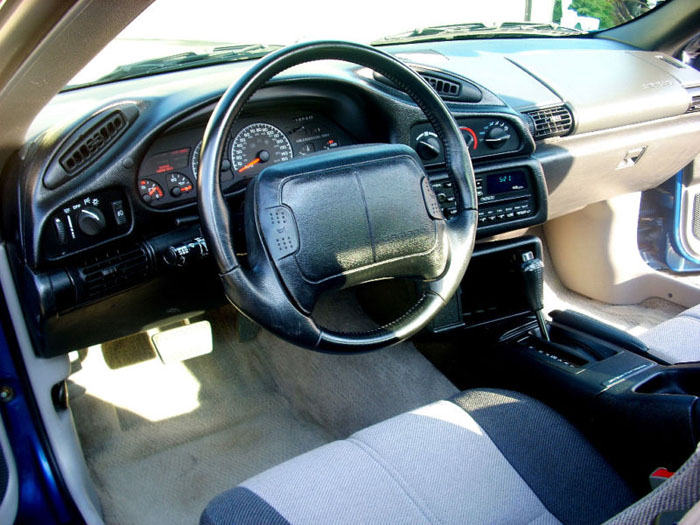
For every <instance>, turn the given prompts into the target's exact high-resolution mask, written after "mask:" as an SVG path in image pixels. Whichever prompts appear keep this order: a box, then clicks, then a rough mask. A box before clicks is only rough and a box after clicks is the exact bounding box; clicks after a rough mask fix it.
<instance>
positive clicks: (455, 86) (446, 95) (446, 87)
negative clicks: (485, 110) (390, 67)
mask: <svg viewBox="0 0 700 525" xmlns="http://www.w3.org/2000/svg"><path fill="white" fill-rule="evenodd" d="M409 65H410V67H411V69H413V70H414V71H415V72H416V73H418V74H419V75H420V76H422V77H423V78H424V79H425V80H426V81H427V82H428V84H430V85H431V86H432V87H433V89H434V90H435V91H436V92H437V94H438V95H440V98H442V99H443V100H446V101H450V102H479V101H481V99H482V97H483V94H482V93H481V89H479V88H478V87H477V86H476V85H474V84H472V83H471V82H468V81H467V80H463V79H461V78H459V77H457V76H455V75H452V74H449V73H447V72H443V71H435V70H433V69H428V68H426V67H425V66H420V65H417V64H409ZM373 75H374V78H375V80H378V81H379V82H381V83H383V84H386V85H388V86H391V87H394V88H396V85H395V84H394V83H393V82H392V81H391V80H389V79H388V78H386V77H385V76H384V75H381V74H380V73H377V72H376V71H374V72H373Z"/></svg>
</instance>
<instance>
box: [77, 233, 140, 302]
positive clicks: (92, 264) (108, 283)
mask: <svg viewBox="0 0 700 525" xmlns="http://www.w3.org/2000/svg"><path fill="white" fill-rule="evenodd" d="M149 273H150V262H149V258H148V254H147V253H146V250H145V249H144V248H143V247H141V246H137V247H135V248H132V249H127V250H110V251H109V252H103V253H102V254H101V256H99V257H95V258H93V259H92V260H89V261H86V265H85V266H83V267H82V268H80V270H79V275H80V279H81V281H82V284H83V287H84V292H85V295H86V297H87V298H95V297H101V296H105V295H108V294H110V293H112V292H116V291H119V290H124V289H126V288H129V287H130V286H133V285H135V284H138V283H140V282H142V281H143V280H145V278H146V277H148V275H149Z"/></svg>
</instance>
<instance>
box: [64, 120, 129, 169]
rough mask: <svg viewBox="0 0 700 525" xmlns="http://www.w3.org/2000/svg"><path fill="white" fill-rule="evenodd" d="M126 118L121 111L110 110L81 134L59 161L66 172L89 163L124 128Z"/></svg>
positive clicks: (126, 122) (126, 121)
mask: <svg viewBox="0 0 700 525" xmlns="http://www.w3.org/2000/svg"><path fill="white" fill-rule="evenodd" d="M128 122H129V121H128V120H127V118H126V116H125V115H124V114H123V113H122V112H121V111H118V110H117V111H112V112H110V113H109V114H108V115H107V116H105V117H104V118H103V119H101V120H100V121H99V122H98V123H96V124H95V125H94V126H92V127H91V128H90V129H89V130H88V131H87V132H86V133H85V134H83V135H81V136H80V137H79V138H78V140H76V141H75V142H74V143H73V144H72V145H71V146H70V147H69V148H68V151H66V152H65V153H64V154H63V155H62V156H61V158H60V159H59V162H60V163H61V166H62V167H63V169H64V170H66V172H67V173H74V172H76V171H78V170H79V169H81V168H83V167H84V166H87V165H88V164H89V163H91V162H92V161H93V160H95V158H96V157H97V155H98V154H99V153H100V152H101V151H102V150H104V149H105V148H106V147H107V146H109V145H110V144H111V143H112V142H114V141H115V140H116V139H117V138H118V137H119V136H120V135H121V134H122V133H123V132H124V130H126V127H127V124H128Z"/></svg>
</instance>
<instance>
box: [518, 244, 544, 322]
mask: <svg viewBox="0 0 700 525" xmlns="http://www.w3.org/2000/svg"><path fill="white" fill-rule="evenodd" d="M521 260H522V263H521V265H520V273H521V274H522V278H523V291H524V292H525V301H526V302H527V306H528V308H529V309H530V310H532V311H537V310H542V308H544V301H543V295H544V292H543V289H544V286H543V282H544V281H543V279H544V263H543V262H542V260H541V259H538V258H536V257H535V256H534V255H533V254H532V252H525V253H523V254H522V256H521Z"/></svg>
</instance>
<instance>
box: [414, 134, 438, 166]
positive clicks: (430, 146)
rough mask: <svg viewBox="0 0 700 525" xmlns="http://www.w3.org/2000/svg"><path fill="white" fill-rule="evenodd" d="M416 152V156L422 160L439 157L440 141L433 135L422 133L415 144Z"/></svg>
mask: <svg viewBox="0 0 700 525" xmlns="http://www.w3.org/2000/svg"><path fill="white" fill-rule="evenodd" d="M416 151H417V152H418V156H419V157H420V158H421V159H423V160H433V159H435V158H437V157H438V155H440V152H441V151H442V145H441V144H440V139H438V138H437V135H435V134H434V133H430V134H428V133H424V134H422V135H421V136H419V137H418V141H417V142H416Z"/></svg>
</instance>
